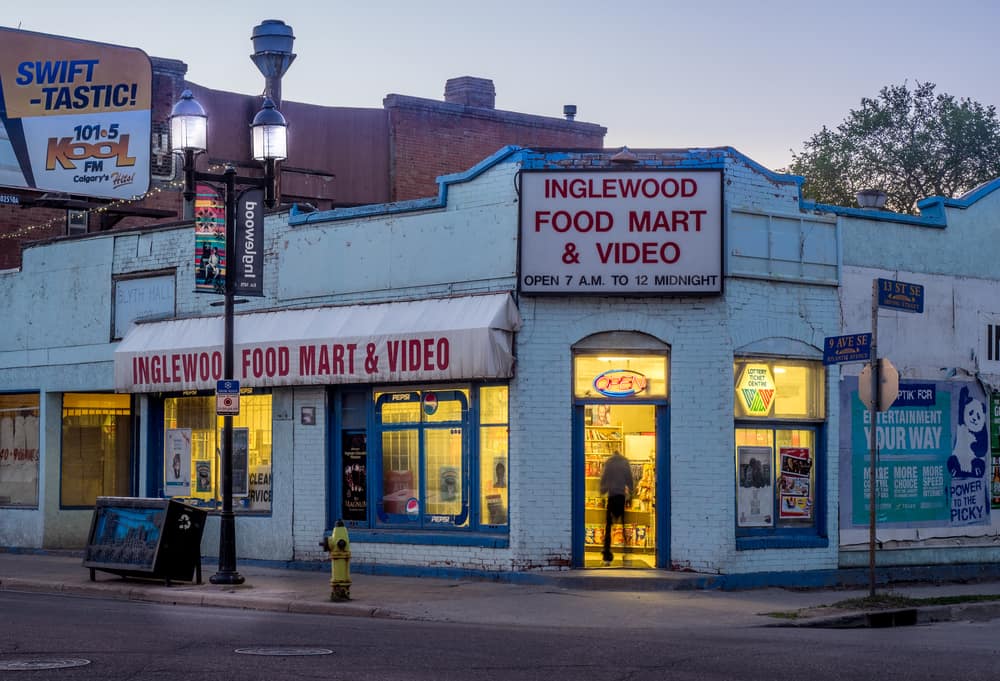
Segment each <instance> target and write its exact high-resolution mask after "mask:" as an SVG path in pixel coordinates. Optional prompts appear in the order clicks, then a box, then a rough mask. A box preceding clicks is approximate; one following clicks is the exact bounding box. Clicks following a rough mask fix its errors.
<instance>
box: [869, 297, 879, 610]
mask: <svg viewBox="0 0 1000 681" xmlns="http://www.w3.org/2000/svg"><path fill="white" fill-rule="evenodd" d="M878 282H879V280H878V279H876V280H875V281H873V282H872V344H871V360H870V363H869V365H868V366H870V367H871V373H872V393H871V394H872V400H871V404H870V405H869V407H868V418H869V424H868V433H869V436H868V464H869V469H868V595H869V596H870V597H872V598H874V597H875V500H876V497H877V495H876V492H875V487H876V477H875V476H876V473H877V470H876V466H875V458H876V456H878V428H877V427H876V424H877V422H878V406H879V405H878V397H877V396H878Z"/></svg>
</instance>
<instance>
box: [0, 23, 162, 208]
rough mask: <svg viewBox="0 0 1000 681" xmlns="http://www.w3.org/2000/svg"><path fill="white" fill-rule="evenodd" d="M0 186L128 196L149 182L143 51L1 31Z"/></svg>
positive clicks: (148, 86) (149, 76)
mask: <svg viewBox="0 0 1000 681" xmlns="http://www.w3.org/2000/svg"><path fill="white" fill-rule="evenodd" d="M0 44H3V46H4V48H3V50H2V51H0V86H2V90H3V106H2V107H0V158H10V159H16V163H11V164H4V165H3V166H2V167H0V186H6V187H17V188H23V189H36V190H41V191H55V192H63V193H67V194H74V195H78V196H92V197H100V198H109V199H129V198H132V197H135V196H139V195H142V194H145V193H146V191H147V190H148V189H149V179H150V170H149V168H150V107H151V101H152V97H151V92H152V83H153V69H152V65H151V64H150V61H149V57H148V56H147V55H146V53H145V52H143V51H141V50H137V49H134V48H129V47H119V46H117V45H105V44H102V43H94V42H88V41H83V40H74V39H72V38H60V37H57V36H50V35H45V34H41V33H30V32H28V31H18V30H15V29H11V28H2V27H0Z"/></svg>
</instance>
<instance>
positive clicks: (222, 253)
mask: <svg viewBox="0 0 1000 681" xmlns="http://www.w3.org/2000/svg"><path fill="white" fill-rule="evenodd" d="M194 249H195V254H194V268H195V269H194V271H195V279H194V290H195V291H196V292H198V293H222V292H223V291H224V289H225V282H226V265H227V263H226V206H225V203H224V202H223V200H222V197H221V196H219V192H218V191H217V190H216V189H215V188H214V187H211V186H209V185H207V184H199V185H198V187H197V189H196V194H195V199H194Z"/></svg>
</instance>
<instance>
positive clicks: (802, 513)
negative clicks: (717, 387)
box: [733, 358, 826, 537]
mask: <svg viewBox="0 0 1000 681" xmlns="http://www.w3.org/2000/svg"><path fill="white" fill-rule="evenodd" d="M733 374H734V382H735V403H736V417H737V420H736V424H735V443H736V452H735V453H736V461H735V470H736V528H737V536H738V537H740V536H743V537H755V536H756V537H767V536H777V535H782V534H786V535H794V534H795V533H796V532H798V533H802V532H805V533H807V534H811V535H815V534H816V533H817V531H818V530H820V531H821V530H822V518H823V514H822V513H821V512H820V511H821V510H822V508H821V501H822V497H821V494H820V483H819V481H820V480H821V477H820V473H821V472H822V469H823V466H822V464H823V460H822V455H821V453H820V452H819V451H818V443H819V441H820V437H819V434H820V432H821V429H822V425H823V419H824V418H825V416H826V414H825V406H824V402H823V392H824V378H825V376H824V371H823V366H822V364H821V363H820V362H810V361H804V360H783V359H773V358H746V359H738V360H736V362H735V364H734V371H733ZM805 421H811V422H812V423H804V422H805Z"/></svg>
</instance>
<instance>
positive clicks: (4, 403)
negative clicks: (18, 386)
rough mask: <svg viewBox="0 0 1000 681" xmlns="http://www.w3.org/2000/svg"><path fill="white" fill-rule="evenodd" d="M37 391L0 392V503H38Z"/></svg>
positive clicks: (19, 504) (32, 506) (20, 504)
mask: <svg viewBox="0 0 1000 681" xmlns="http://www.w3.org/2000/svg"><path fill="white" fill-rule="evenodd" d="M38 462H39V456H38V393H21V394H0V506H21V507H28V508H37V506H38Z"/></svg>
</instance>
